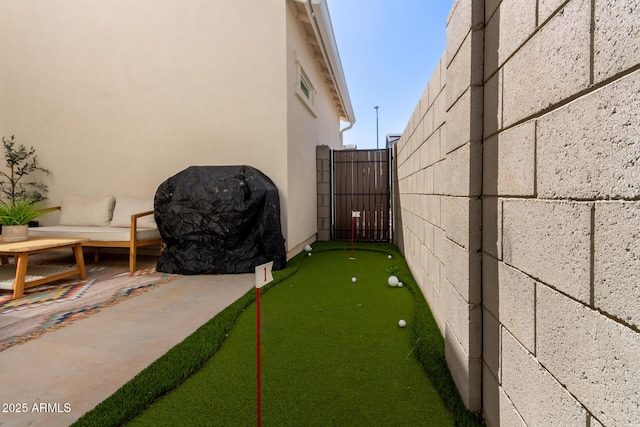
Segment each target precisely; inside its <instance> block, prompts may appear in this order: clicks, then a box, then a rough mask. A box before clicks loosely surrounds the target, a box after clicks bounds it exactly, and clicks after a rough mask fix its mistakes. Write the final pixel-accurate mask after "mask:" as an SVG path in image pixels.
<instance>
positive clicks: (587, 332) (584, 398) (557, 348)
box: [503, 284, 640, 426]
mask: <svg viewBox="0 0 640 427" xmlns="http://www.w3.org/2000/svg"><path fill="white" fill-rule="evenodd" d="M536 312H537V326H536V327H537V337H536V341H537V342H536V346H537V353H536V355H537V357H538V360H539V361H540V363H541V364H542V365H544V366H545V367H546V368H547V369H548V370H549V372H551V374H553V375H554V376H555V377H556V378H557V379H558V381H559V382H561V383H562V384H564V385H565V387H566V388H567V389H568V390H569V391H570V392H571V394H572V395H574V396H575V397H576V398H577V399H578V400H579V401H580V402H581V403H582V404H583V405H584V406H585V407H587V408H589V412H590V413H591V414H593V415H594V416H595V417H596V418H597V419H598V420H600V422H601V423H602V424H604V425H607V426H609V425H611V426H614V425H615V426H618V425H619V426H622V425H634V424H637V421H638V402H640V377H638V375H637V373H638V372H640V358H639V357H638V355H639V354H640V334H639V333H638V332H637V331H634V330H632V329H630V328H628V327H626V326H624V325H622V324H620V323H617V322H616V321H614V320H612V319H610V318H608V317H607V316H604V315H602V314H601V313H599V312H597V311H595V310H592V309H590V308H588V307H586V306H584V305H582V304H580V303H579V302H577V301H575V300H572V299H570V298H566V297H565V296H564V295H562V294H560V293H558V292H556V291H555V290H553V289H551V288H548V287H547V286H543V285H540V284H538V285H537V303H536ZM504 342H505V340H504V336H503V348H504ZM503 361H504V357H503ZM503 369H504V366H503ZM503 372H504V371H503ZM567 425H568V424H567Z"/></svg>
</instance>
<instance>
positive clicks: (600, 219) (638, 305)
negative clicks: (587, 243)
mask: <svg viewBox="0 0 640 427" xmlns="http://www.w3.org/2000/svg"><path fill="white" fill-rule="evenodd" d="M594 223H595V227H594V228H595V232H594V235H595V236H594V304H595V307H596V308H598V309H601V310H603V311H605V312H607V313H609V314H610V315H612V316H615V317H617V318H619V319H622V320H624V321H625V322H627V323H628V324H631V325H634V326H635V327H640V202H598V203H596V209H595V221H594Z"/></svg>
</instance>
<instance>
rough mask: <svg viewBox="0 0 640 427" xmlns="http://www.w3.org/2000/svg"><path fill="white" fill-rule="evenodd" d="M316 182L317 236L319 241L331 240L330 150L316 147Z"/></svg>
mask: <svg viewBox="0 0 640 427" xmlns="http://www.w3.org/2000/svg"><path fill="white" fill-rule="evenodd" d="M316 174H317V178H316V182H317V184H316V185H317V194H318V205H317V211H318V234H317V236H316V237H317V239H318V240H320V241H327V240H331V148H330V147H329V146H328V145H318V146H317V147H316Z"/></svg>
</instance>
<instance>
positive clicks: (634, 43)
mask: <svg viewBox="0 0 640 427" xmlns="http://www.w3.org/2000/svg"><path fill="white" fill-rule="evenodd" d="M594 15H595V33H594V58H593V68H594V70H593V72H594V78H595V80H596V82H599V81H602V80H605V79H607V78H608V77H612V76H614V75H615V74H617V73H620V72H622V71H624V70H627V69H629V68H631V67H633V66H634V65H637V64H639V63H640V25H639V24H638V16H640V4H639V3H638V1H637V0H617V1H608V0H607V1H604V0H596V2H595V12H594Z"/></svg>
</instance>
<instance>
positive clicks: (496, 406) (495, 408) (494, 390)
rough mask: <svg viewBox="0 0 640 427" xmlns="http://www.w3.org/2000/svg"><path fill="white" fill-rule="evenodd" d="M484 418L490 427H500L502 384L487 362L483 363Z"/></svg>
mask: <svg viewBox="0 0 640 427" xmlns="http://www.w3.org/2000/svg"><path fill="white" fill-rule="evenodd" d="M482 418H484V423H485V425H486V426H488V427H500V385H499V384H498V381H497V380H496V378H495V377H494V376H493V374H492V373H491V371H490V370H489V368H488V367H487V365H486V364H483V365H482Z"/></svg>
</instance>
